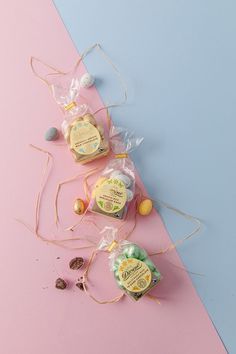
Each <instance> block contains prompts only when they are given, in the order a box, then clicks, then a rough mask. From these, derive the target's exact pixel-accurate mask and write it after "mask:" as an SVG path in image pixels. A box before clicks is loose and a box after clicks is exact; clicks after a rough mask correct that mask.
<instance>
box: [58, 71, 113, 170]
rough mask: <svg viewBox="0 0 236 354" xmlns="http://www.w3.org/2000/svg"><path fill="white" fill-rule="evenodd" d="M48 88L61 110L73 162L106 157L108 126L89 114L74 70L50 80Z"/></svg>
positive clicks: (63, 129)
mask: <svg viewBox="0 0 236 354" xmlns="http://www.w3.org/2000/svg"><path fill="white" fill-rule="evenodd" d="M73 73H74V75H73ZM51 89H52V93H53V96H54V98H55V100H56V102H57V103H58V104H59V105H60V106H61V107H62V110H63V112H64V120H63V122H62V133H63V135H64V138H65V140H66V142H67V143H68V146H69V149H70V150H71V152H72V154H73V156H74V159H75V161H76V162H79V163H81V164H85V163H87V162H90V161H93V160H95V159H97V158H100V157H103V156H106V155H107V154H108V153H109V143H108V127H107V126H106V125H104V124H102V123H101V122H98V119H97V118H96V116H95V115H96V114H92V113H91V109H90V107H89V105H88V104H87V102H86V99H85V98H84V97H83V96H82V95H81V79H79V78H78V77H77V76H76V72H75V71H73V72H72V73H71V74H69V75H67V76H65V75H64V76H62V77H58V76H55V77H54V79H51ZM100 110H101V109H100ZM100 110H99V111H100Z"/></svg>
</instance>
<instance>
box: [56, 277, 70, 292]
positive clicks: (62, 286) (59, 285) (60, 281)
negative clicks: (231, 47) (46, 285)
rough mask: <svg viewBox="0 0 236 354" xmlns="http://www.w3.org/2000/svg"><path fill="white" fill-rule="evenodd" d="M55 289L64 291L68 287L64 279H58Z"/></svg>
mask: <svg viewBox="0 0 236 354" xmlns="http://www.w3.org/2000/svg"><path fill="white" fill-rule="evenodd" d="M55 287H56V288H57V289H60V290H64V289H65V288H66V287H67V284H66V282H65V280H64V279H62V278H58V279H57V280H56V284H55Z"/></svg>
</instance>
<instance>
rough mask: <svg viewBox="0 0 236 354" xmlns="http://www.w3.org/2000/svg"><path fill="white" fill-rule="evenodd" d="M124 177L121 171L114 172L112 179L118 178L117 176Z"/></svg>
mask: <svg viewBox="0 0 236 354" xmlns="http://www.w3.org/2000/svg"><path fill="white" fill-rule="evenodd" d="M119 175H122V172H121V171H120V170H114V171H113V172H112V173H111V178H117V176H119Z"/></svg>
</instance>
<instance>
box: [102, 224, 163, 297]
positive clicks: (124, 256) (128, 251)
mask: <svg viewBox="0 0 236 354" xmlns="http://www.w3.org/2000/svg"><path fill="white" fill-rule="evenodd" d="M101 234H102V238H101V240H100V242H99V244H98V250H101V251H108V252H109V266H110V270H111V271H112V272H113V274H114V278H115V281H116V283H117V286H118V287H119V288H120V289H122V290H123V291H124V292H125V293H126V294H127V295H128V296H130V297H131V298H132V299H133V300H135V301H137V300H139V299H140V298H141V297H142V296H143V295H145V294H146V293H147V292H149V291H150V290H151V289H152V288H153V287H155V286H156V285H157V284H158V283H159V281H160V280H161V274H160V272H159V270H158V269H157V267H156V266H155V264H154V263H153V262H152V261H151V259H150V258H149V257H148V254H147V252H146V251H145V250H144V249H143V248H141V247H139V246H138V245H137V244H135V243H132V242H129V241H127V240H119V239H118V230H117V229H116V228H114V227H108V226H106V227H105V228H104V229H103V230H102V232H101Z"/></svg>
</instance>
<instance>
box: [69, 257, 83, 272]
mask: <svg viewBox="0 0 236 354" xmlns="http://www.w3.org/2000/svg"><path fill="white" fill-rule="evenodd" d="M83 265H84V259H83V258H82V257H75V258H73V259H72V260H71V261H70V263H69V267H70V269H73V270H78V269H80V268H81V267H82V266H83Z"/></svg>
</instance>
